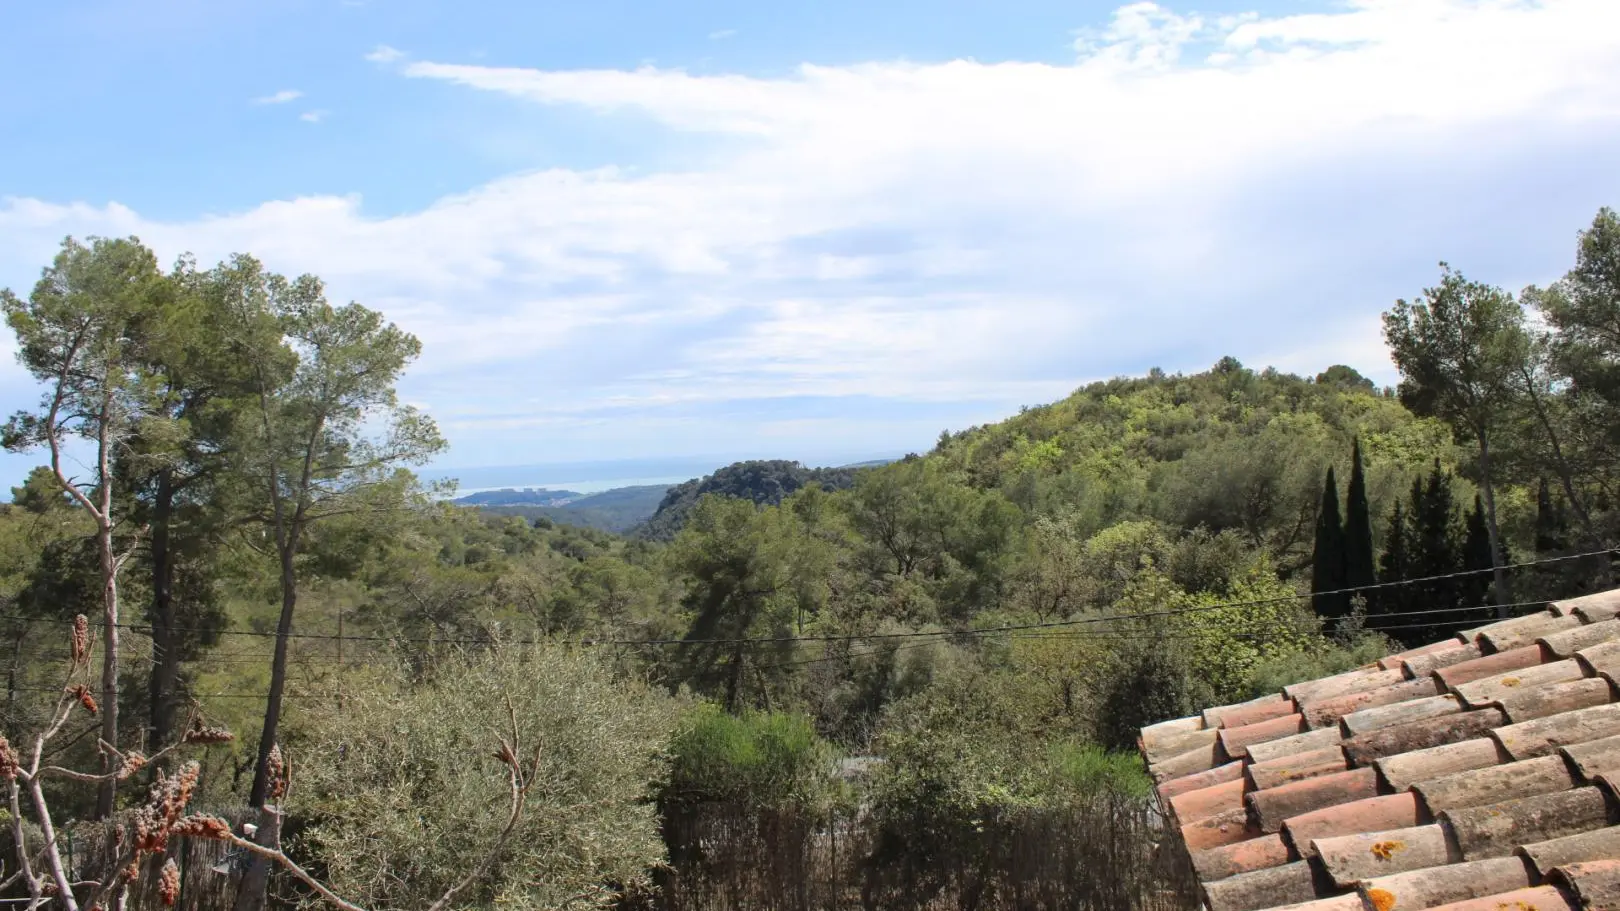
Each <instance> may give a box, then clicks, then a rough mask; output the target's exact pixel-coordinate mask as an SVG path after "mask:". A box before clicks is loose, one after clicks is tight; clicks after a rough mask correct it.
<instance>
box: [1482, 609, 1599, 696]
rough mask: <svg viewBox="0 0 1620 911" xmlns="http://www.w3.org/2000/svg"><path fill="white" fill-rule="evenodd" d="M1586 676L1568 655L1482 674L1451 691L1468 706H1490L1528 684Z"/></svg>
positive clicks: (1561, 681)
mask: <svg viewBox="0 0 1620 911" xmlns="http://www.w3.org/2000/svg"><path fill="white" fill-rule="evenodd" d="M1571 619H1574V618H1571ZM1585 676H1586V674H1585V673H1584V672H1583V671H1582V670H1581V665H1580V662H1578V661H1576V660H1575V659H1573V658H1570V659H1568V660H1565V661H1554V662H1552V663H1550V664H1538V665H1536V666H1535V667H1527V668H1521V669H1519V670H1515V671H1508V672H1506V673H1502V674H1497V675H1495V676H1492V677H1482V678H1480V679H1478V680H1474V681H1471V682H1469V683H1464V684H1460V685H1458V686H1456V687H1454V688H1453V689H1452V692H1454V693H1456V694H1457V695H1458V696H1461V697H1462V701H1463V704H1464V705H1466V706H1468V707H1469V708H1471V709H1477V708H1480V707H1482V706H1487V705H1491V704H1492V703H1494V702H1496V701H1497V700H1499V699H1501V698H1502V697H1504V696H1511V695H1513V694H1514V693H1519V692H1523V691H1524V690H1526V689H1528V688H1530V687H1536V686H1545V685H1547V684H1549V683H1564V682H1566V681H1569V680H1579V679H1581V678H1582V677H1585Z"/></svg>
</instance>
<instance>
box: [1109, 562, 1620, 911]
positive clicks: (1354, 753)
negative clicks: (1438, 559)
mask: <svg viewBox="0 0 1620 911" xmlns="http://www.w3.org/2000/svg"><path fill="white" fill-rule="evenodd" d="M1617 618H1620V589H1617V590H1615V591H1610V592H1604V593H1602V594H1597V595H1590V596H1587V597H1585V598H1577V599H1574V600H1570V601H1562V602H1555V603H1553V604H1552V605H1550V606H1549V607H1548V608H1547V609H1546V610H1544V611H1539V612H1537V613H1533V614H1529V615H1526V616H1523V617H1516V618H1513V619H1511V620H1504V621H1501V622H1499V623H1491V624H1488V625H1485V626H1482V627H1479V628H1477V629H1472V630H1468V631H1466V632H1464V633H1461V634H1459V635H1458V636H1456V637H1455V638H1453V639H1448V640H1446V641H1443V642H1436V643H1434V644H1432V645H1428V646H1424V647H1422V648H1416V649H1411V650H1409V651H1405V652H1401V653H1400V654H1397V655H1391V656H1389V657H1387V658H1384V659H1382V660H1381V661H1379V662H1377V663H1376V664H1373V665H1369V666H1367V667H1364V668H1359V669H1357V670H1354V671H1350V672H1348V673H1344V674H1338V675H1335V676H1332V677H1327V678H1323V679H1321V680H1311V681H1304V682H1301V683H1296V684H1292V685H1290V686H1287V687H1284V688H1283V691H1282V692H1281V693H1274V694H1269V695H1266V696H1263V697H1261V698H1259V699H1254V700H1250V701H1249V702H1245V703H1241V704H1239V705H1229V706H1217V707H1215V708H1211V709H1207V710H1205V711H1204V712H1202V713H1201V714H1199V715H1194V716H1192V717H1189V718H1179V719H1175V720H1173V721H1166V722H1162V723H1160V724H1154V725H1150V726H1148V727H1146V728H1143V729H1142V735H1141V738H1140V744H1141V748H1142V753H1143V756H1144V757H1145V758H1146V759H1147V762H1148V767H1149V771H1150V772H1151V773H1152V774H1153V777H1154V780H1155V781H1156V782H1157V785H1158V792H1159V796H1160V799H1161V802H1162V803H1163V805H1164V809H1165V811H1166V818H1167V819H1168V820H1169V825H1170V826H1171V827H1172V828H1173V829H1175V830H1176V831H1178V832H1179V834H1180V836H1181V841H1182V842H1183V844H1184V845H1185V846H1186V848H1187V850H1188V852H1189V854H1190V855H1191V857H1192V862H1193V867H1194V869H1195V870H1196V871H1197V873H1198V877H1199V879H1200V881H1201V882H1202V884H1203V889H1204V897H1205V903H1206V904H1207V905H1208V907H1209V909H1210V911H1260V909H1286V911H1407V909H1417V908H1444V909H1446V911H1499V909H1503V908H1507V909H1528V908H1535V909H1538V911H1558V909H1568V911H1594V909H1612V911H1620V790H1617V788H1620V619H1617Z"/></svg>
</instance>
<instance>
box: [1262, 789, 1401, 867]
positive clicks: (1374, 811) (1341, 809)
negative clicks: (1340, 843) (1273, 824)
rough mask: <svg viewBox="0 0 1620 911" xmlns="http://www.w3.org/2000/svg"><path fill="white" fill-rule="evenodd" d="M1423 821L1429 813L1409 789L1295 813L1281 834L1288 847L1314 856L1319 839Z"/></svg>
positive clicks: (1308, 855)
mask: <svg viewBox="0 0 1620 911" xmlns="http://www.w3.org/2000/svg"><path fill="white" fill-rule="evenodd" d="M1424 822H1428V819H1427V814H1425V813H1424V812H1423V810H1422V809H1421V808H1420V807H1419V806H1418V799H1417V796H1416V795H1414V794H1412V793H1411V792H1409V791H1408V792H1405V793H1401V794H1386V795H1384V796H1383V797H1368V798H1366V799H1364V800H1354V801H1351V802H1350V803H1342V804H1339V805H1338V806H1333V807H1324V808H1322V809H1320V810H1313V811H1311V812H1309V813H1303V814H1301V815H1299V816H1294V817H1292V818H1290V819H1288V820H1286V821H1285V822H1284V823H1283V827H1282V837H1283V841H1285V842H1287V843H1288V848H1289V850H1291V851H1293V852H1294V853H1295V854H1297V855H1299V856H1300V857H1312V856H1314V855H1315V854H1316V849H1315V848H1314V847H1313V846H1312V844H1311V843H1312V842H1313V841H1315V840H1316V839H1318V838H1332V837H1333V836H1335V835H1350V834H1352V833H1355V832H1381V831H1385V830H1388V829H1405V828H1409V827H1411V826H1415V825H1418V824H1420V823H1424Z"/></svg>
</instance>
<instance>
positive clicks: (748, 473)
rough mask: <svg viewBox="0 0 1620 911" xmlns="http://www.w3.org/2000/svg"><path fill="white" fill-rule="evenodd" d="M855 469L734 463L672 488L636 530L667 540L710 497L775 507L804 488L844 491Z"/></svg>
mask: <svg viewBox="0 0 1620 911" xmlns="http://www.w3.org/2000/svg"><path fill="white" fill-rule="evenodd" d="M856 470H857V469H855V468H806V467H804V466H803V465H800V464H799V463H798V462H788V461H782V460H772V461H752V462H734V463H732V464H730V465H727V466H726V467H724V468H721V469H718V470H716V471H715V472H714V473H713V474H709V475H705V476H703V477H701V478H693V479H692V480H690V481H687V482H685V483H683V484H677V485H675V486H674V487H671V488H670V489H669V490H668V491H667V492H666V493H665V494H664V498H663V500H661V501H660V502H659V504H658V509H657V510H655V511H654V512H653V514H652V516H651V517H650V518H648V519H647V521H646V522H644V523H643V524H642V525H640V526H639V527H637V528H636V529H635V536H636V537H638V538H646V539H648V540H652V541H668V540H669V539H671V538H673V537H675V535H676V533H677V532H679V531H680V530H681V529H682V528H683V527H684V526H685V525H686V520H687V517H688V516H689V515H690V514H691V512H692V509H693V507H695V506H696V505H697V503H698V501H699V500H701V499H702V498H703V497H705V496H707V495H709V494H715V495H717V496H722V497H731V498H734V499H738V500H748V501H749V502H752V503H756V504H758V505H761V506H775V505H777V504H778V503H781V502H782V501H783V500H784V499H786V498H787V497H789V496H791V495H792V494H793V492H794V491H796V490H798V489H800V488H801V487H805V486H811V485H814V486H817V487H820V488H821V489H822V490H828V491H831V490H844V489H846V488H848V487H849V486H850V484H851V483H853V481H854V477H855V471H856Z"/></svg>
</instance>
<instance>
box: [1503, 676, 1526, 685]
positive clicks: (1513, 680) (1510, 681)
mask: <svg viewBox="0 0 1620 911" xmlns="http://www.w3.org/2000/svg"><path fill="white" fill-rule="evenodd" d="M1521 682H1522V681H1520V680H1519V678H1517V677H1503V678H1502V685H1503V686H1518V685H1519V684H1520V683H1521Z"/></svg>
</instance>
